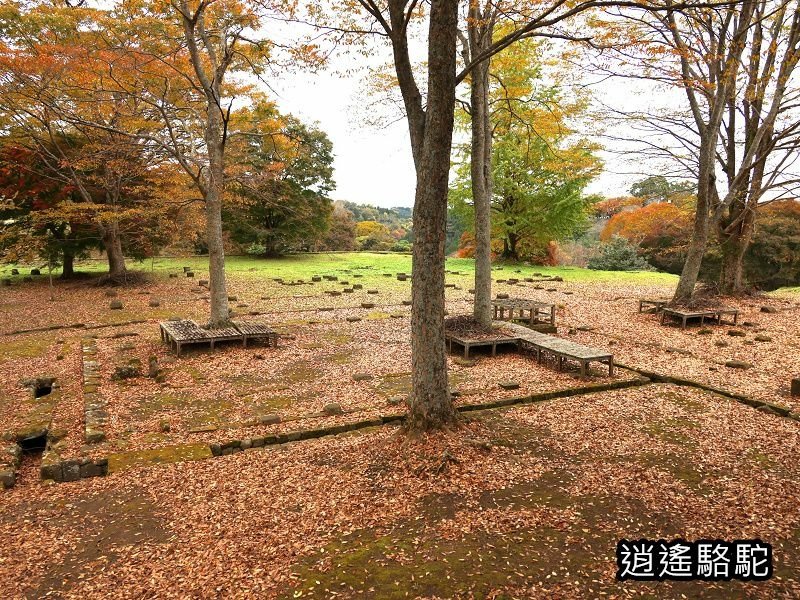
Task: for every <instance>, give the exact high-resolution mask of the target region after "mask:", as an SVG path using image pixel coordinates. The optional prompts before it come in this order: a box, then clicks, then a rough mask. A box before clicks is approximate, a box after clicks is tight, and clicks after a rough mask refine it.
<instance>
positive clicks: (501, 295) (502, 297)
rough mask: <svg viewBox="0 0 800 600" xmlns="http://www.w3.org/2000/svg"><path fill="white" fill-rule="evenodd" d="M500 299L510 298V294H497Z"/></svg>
mask: <svg viewBox="0 0 800 600" xmlns="http://www.w3.org/2000/svg"><path fill="white" fill-rule="evenodd" d="M497 299H498V300H508V294H497Z"/></svg>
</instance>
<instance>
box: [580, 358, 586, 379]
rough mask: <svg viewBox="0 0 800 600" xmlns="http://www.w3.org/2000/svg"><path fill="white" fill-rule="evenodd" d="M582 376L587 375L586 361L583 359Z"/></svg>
mask: <svg viewBox="0 0 800 600" xmlns="http://www.w3.org/2000/svg"><path fill="white" fill-rule="evenodd" d="M581 377H586V361H584V360H582V361H581Z"/></svg>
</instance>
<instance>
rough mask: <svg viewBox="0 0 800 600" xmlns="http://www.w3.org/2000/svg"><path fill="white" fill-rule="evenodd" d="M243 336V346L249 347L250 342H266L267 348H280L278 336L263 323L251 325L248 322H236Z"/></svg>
mask: <svg viewBox="0 0 800 600" xmlns="http://www.w3.org/2000/svg"><path fill="white" fill-rule="evenodd" d="M233 324H234V325H235V326H236V329H238V330H239V331H240V332H241V334H242V344H243V345H244V346H247V341H248V340H266V342H267V346H273V347H275V348H277V347H278V334H277V333H276V332H275V330H273V329H271V328H270V327H268V326H267V325H264V324H263V323H249V322H246V321H234V322H233Z"/></svg>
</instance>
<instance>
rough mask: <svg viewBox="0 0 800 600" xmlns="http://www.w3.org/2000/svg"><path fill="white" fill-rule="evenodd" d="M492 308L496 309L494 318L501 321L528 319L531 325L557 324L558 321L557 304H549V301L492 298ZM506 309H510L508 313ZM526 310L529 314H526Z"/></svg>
mask: <svg viewBox="0 0 800 600" xmlns="http://www.w3.org/2000/svg"><path fill="white" fill-rule="evenodd" d="M492 308H493V309H494V318H495V319H499V320H501V321H504V320H509V321H513V320H514V319H518V320H520V321H527V322H528V323H530V324H531V325H533V324H535V323H550V324H551V325H555V322H556V305H555V304H548V303H547V302H535V301H533V300H522V299H519V298H497V299H495V300H492ZM506 311H508V314H506ZM526 312H527V313H528V316H525V313H526ZM517 313H518V314H517ZM515 314H517V316H516V317H515V316H514V315H515Z"/></svg>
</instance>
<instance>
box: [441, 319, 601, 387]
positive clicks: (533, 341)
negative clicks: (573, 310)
mask: <svg viewBox="0 0 800 600" xmlns="http://www.w3.org/2000/svg"><path fill="white" fill-rule="evenodd" d="M493 325H495V326H501V327H504V328H506V329H507V330H510V331H511V335H505V336H497V337H496V338H486V339H474V340H470V339H460V338H458V337H456V336H453V335H449V336H447V337H446V340H447V343H448V348H449V349H450V351H451V352H452V350H453V343H454V342H455V343H456V344H458V345H460V346H462V347H463V348H464V358H469V351H470V348H476V347H481V346H483V347H486V346H490V347H491V348H492V356H495V354H496V351H497V346H498V345H504V344H514V345H516V347H517V348H518V349H519V350H525V351H529V352H535V353H536V358H537V360H538V361H539V362H542V360H543V358H544V357H545V356H546V355H548V354H549V355H551V356H552V357H554V358H555V359H556V360H557V362H558V369H559V370H562V369H563V368H564V361H568V360H572V361H576V362H577V363H578V364H579V366H580V371H581V375H586V373H587V371H588V369H589V364H590V363H592V362H599V363H602V364H605V365H607V366H608V375H609V376H612V375H614V355H613V354H611V353H610V352H608V351H606V350H601V349H598V348H592V347H590V346H584V345H583V344H578V343H576V342H572V341H570V340H565V339H562V338H558V337H555V336H552V335H547V334H546V333H540V332H538V331H533V330H532V329H528V328H527V327H525V326H523V325H517V324H515V323H508V322H504V321H494V322H493Z"/></svg>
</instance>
